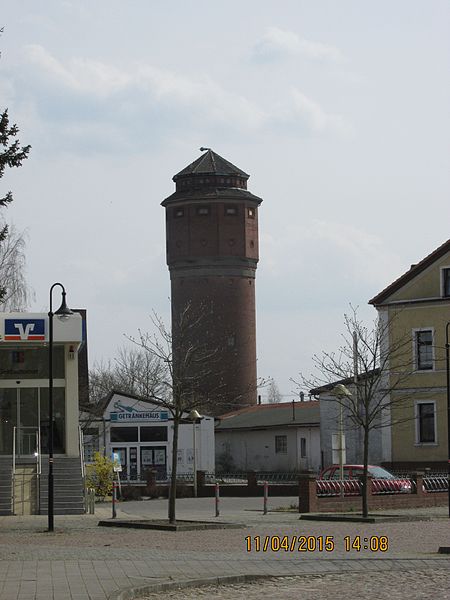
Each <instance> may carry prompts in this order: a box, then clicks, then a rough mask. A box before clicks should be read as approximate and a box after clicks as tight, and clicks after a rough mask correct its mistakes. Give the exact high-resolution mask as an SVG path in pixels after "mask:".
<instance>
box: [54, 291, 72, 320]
mask: <svg viewBox="0 0 450 600" xmlns="http://www.w3.org/2000/svg"><path fill="white" fill-rule="evenodd" d="M55 315H56V316H57V317H58V318H59V319H61V321H65V320H66V319H68V318H69V317H70V315H73V311H71V310H70V308H69V307H68V306H67V304H66V292H65V290H64V291H63V292H62V302H61V306H60V307H59V308H58V310H57V311H56V312H55Z"/></svg>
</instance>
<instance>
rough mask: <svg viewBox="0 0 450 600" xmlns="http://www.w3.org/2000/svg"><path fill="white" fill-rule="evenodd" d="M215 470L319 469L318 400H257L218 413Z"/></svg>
mask: <svg viewBox="0 0 450 600" xmlns="http://www.w3.org/2000/svg"><path fill="white" fill-rule="evenodd" d="M217 420H218V423H217V425H216V428H215V445H216V470H217V471H222V472H233V471H236V472H239V471H278V472H299V471H308V470H312V471H318V470H319V469H320V467H321V458H320V412H319V402H317V401H311V402H283V403H274V404H258V405H257V406H249V407H247V408H242V409H240V410H237V411H233V412H230V413H227V414H225V415H222V416H220V417H217Z"/></svg>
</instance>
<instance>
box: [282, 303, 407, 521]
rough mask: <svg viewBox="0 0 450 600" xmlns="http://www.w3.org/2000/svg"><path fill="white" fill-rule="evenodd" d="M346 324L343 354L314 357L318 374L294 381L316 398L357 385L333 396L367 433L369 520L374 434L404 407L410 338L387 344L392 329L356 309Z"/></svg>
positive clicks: (365, 460) (364, 504) (365, 510)
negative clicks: (363, 318) (361, 315)
mask: <svg viewBox="0 0 450 600" xmlns="http://www.w3.org/2000/svg"><path fill="white" fill-rule="evenodd" d="M344 323H345V333H344V334H343V336H342V337H343V340H344V343H343V344H342V346H341V347H340V348H339V351H338V352H337V353H334V352H331V353H329V352H322V354H320V355H314V356H313V363H314V365H315V367H316V370H317V372H318V375H310V376H309V377H306V376H304V375H302V374H300V382H297V381H295V380H294V379H292V381H293V382H294V383H296V385H297V386H298V387H299V388H303V389H305V390H307V391H308V392H311V393H313V394H318V393H320V392H322V391H325V390H326V389H328V390H331V389H332V387H333V386H332V385H330V384H338V383H340V384H342V383H343V382H346V384H347V385H348V384H354V390H355V391H354V393H353V394H350V395H348V394H342V393H339V392H337V393H335V394H334V397H335V401H336V403H337V405H338V406H340V407H342V410H343V412H344V414H346V415H347V416H348V418H349V420H350V423H351V424H352V427H354V428H356V429H359V430H360V431H362V434H363V464H364V471H363V479H362V484H363V493H362V512H363V516H367V514H368V503H367V492H368V490H367V466H368V459H369V441H370V433H371V431H373V430H374V429H379V428H382V427H386V426H390V425H391V424H392V419H391V413H392V409H393V408H395V407H401V405H404V403H405V402H406V401H407V400H408V396H407V395H406V394H405V393H403V392H402V386H403V383H404V382H405V381H406V380H407V378H408V377H409V376H410V374H411V367H412V365H411V360H410V344H411V340H410V338H409V337H406V336H404V337H399V338H397V339H396V340H392V339H391V340H389V331H388V327H387V325H386V324H385V323H384V322H383V321H382V320H381V319H379V318H377V319H376V320H375V321H374V323H373V324H372V326H371V327H367V326H366V325H364V323H363V322H362V321H360V320H359V318H358V315H357V310H356V309H353V308H352V313H351V314H350V315H344ZM393 364H395V369H393V368H392V365H393ZM341 389H342V386H341ZM396 422H399V420H398V419H397V420H396Z"/></svg>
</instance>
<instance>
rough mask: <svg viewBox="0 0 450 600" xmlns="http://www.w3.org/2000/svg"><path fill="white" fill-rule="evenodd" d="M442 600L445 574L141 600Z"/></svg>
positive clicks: (339, 578) (275, 583)
mask: <svg viewBox="0 0 450 600" xmlns="http://www.w3.org/2000/svg"><path fill="white" fill-rule="evenodd" d="M262 597H267V598H270V599H273V600H291V599H292V598H301V599H302V600H336V598H337V597H339V598H358V599H359V600H373V599H374V598H377V600H404V599H405V598H408V600H429V599H430V598H439V600H449V599H450V572H449V571H444V570H432V571H404V572H402V573H397V572H391V573H389V576H388V578H387V581H386V579H385V578H384V581H383V583H382V582H381V580H380V575H379V574H378V573H352V574H351V575H349V574H333V575H305V576H303V577H280V578H273V577H272V578H270V579H266V580H264V581H258V582H255V583H241V584H228V585H215V586H212V585H208V586H202V587H196V588H191V589H189V588H188V589H186V588H184V589H181V590H172V591H168V592H155V593H152V594H148V595H146V596H141V597H140V600H153V599H154V598H160V599H161V600H169V599H170V600H197V599H198V598H216V599H217V600H240V599H242V600H243V599H245V600H256V599H258V600H260V599H261V598H262Z"/></svg>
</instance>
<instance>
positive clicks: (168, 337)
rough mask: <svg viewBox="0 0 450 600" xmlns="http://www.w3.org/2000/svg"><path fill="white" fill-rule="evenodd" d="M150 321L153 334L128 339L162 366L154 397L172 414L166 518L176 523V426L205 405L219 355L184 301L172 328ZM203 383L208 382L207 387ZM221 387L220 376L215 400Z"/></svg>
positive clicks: (198, 315) (196, 312) (196, 314)
mask: <svg viewBox="0 0 450 600" xmlns="http://www.w3.org/2000/svg"><path fill="white" fill-rule="evenodd" d="M152 322H153V325H154V326H155V332H154V333H153V334H150V333H146V332H142V331H139V336H138V337H137V338H133V337H129V339H130V340H131V341H133V342H134V343H136V344H137V345H138V346H139V347H140V348H143V349H144V350H145V352H148V353H149V354H150V355H152V356H154V357H155V358H156V359H157V360H158V361H160V362H161V364H163V365H164V373H163V377H162V379H161V381H160V389H159V392H158V393H155V394H154V395H153V399H154V400H157V401H158V402H160V404H161V405H162V406H164V407H165V408H166V409H167V410H168V411H170V413H171V415H172V422H173V438H172V472H171V479H170V491H169V506H168V518H169V522H170V523H175V522H176V512H175V502H176V482H177V455H178V434H179V427H180V424H181V423H182V422H184V420H185V419H186V416H187V415H189V414H190V413H191V412H192V411H193V410H194V409H196V410H197V409H199V410H204V409H205V408H207V406H208V402H209V401H210V400H209V398H210V396H209V394H211V387H210V382H211V377H212V376H213V375H217V372H216V370H215V369H214V365H215V361H216V359H217V356H218V354H217V351H216V350H211V349H210V348H209V346H208V345H207V343H206V342H205V341H204V335H203V334H202V331H203V330H202V326H203V323H202V322H203V313H202V310H201V308H200V309H198V310H196V309H194V308H193V306H192V305H191V304H187V305H186V306H185V308H184V310H182V311H180V312H179V313H178V314H177V318H176V320H174V321H173V322H172V331H169V330H168V328H167V327H166V325H165V324H164V322H163V320H162V319H161V318H160V317H159V316H158V315H156V314H155V313H154V314H153V317H152ZM205 382H208V385H207V387H205V386H206V383H205ZM222 390H223V384H222V382H221V380H220V376H219V377H217V385H216V389H215V390H214V402H217V399H218V397H219V396H220V393H221V391H222ZM195 476H196V474H195V473H194V477H195Z"/></svg>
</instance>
